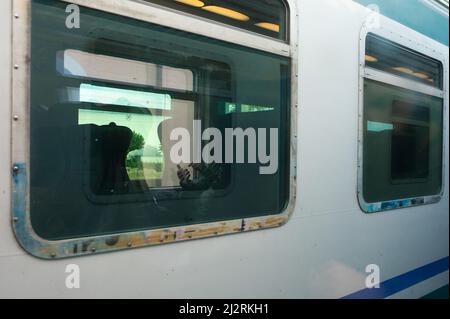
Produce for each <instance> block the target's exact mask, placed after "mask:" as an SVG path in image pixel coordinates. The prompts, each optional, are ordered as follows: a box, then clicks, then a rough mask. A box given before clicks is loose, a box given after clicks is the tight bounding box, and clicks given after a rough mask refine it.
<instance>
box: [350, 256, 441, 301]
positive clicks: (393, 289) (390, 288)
mask: <svg viewBox="0 0 450 319" xmlns="http://www.w3.org/2000/svg"><path fill="white" fill-rule="evenodd" d="M448 264H449V257H448V256H447V257H445V258H442V259H439V260H437V261H435V262H432V263H431V264H428V265H425V266H422V267H419V268H417V269H414V270H411V271H409V272H407V273H404V274H401V275H400V276H397V277H394V278H391V279H388V280H386V281H383V282H382V283H380V288H366V289H363V290H360V291H357V292H354V293H352V294H350V295H347V296H345V297H343V299H381V298H386V297H389V296H391V295H393V294H395V293H397V292H399V291H402V290H405V289H407V288H409V287H412V286H414V285H415V284H418V283H420V282H422V281H425V280H427V279H429V278H431V277H433V276H436V275H438V274H440V273H442V272H444V271H447V270H448Z"/></svg>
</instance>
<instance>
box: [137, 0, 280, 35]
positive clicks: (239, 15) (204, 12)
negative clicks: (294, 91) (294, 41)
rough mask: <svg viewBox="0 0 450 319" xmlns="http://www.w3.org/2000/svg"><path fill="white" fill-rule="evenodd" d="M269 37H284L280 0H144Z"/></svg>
mask: <svg viewBox="0 0 450 319" xmlns="http://www.w3.org/2000/svg"><path fill="white" fill-rule="evenodd" d="M144 1H147V2H153V3H156V4H159V5H162V6H165V7H169V8H172V9H176V10H180V11H183V12H187V13H190V14H193V15H196V16H199V17H203V18H207V19H211V20H215V21H218V22H221V23H224V24H227V25H231V26H234V27H238V28H241V29H245V30H248V31H252V32H256V33H259V34H262V35H265V36H269V37H271V38H276V39H279V40H287V34H288V33H287V31H288V30H287V8H286V5H285V3H284V1H282V0H252V1H239V0H227V1H224V0H201V1H200V0H144Z"/></svg>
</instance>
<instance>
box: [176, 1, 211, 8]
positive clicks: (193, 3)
mask: <svg viewBox="0 0 450 319" xmlns="http://www.w3.org/2000/svg"><path fill="white" fill-rule="evenodd" d="M175 1H176V2H180V3H183V4H187V5H188V6H193V7H196V8H201V7H203V6H204V5H205V3H204V2H203V1H200V0H175Z"/></svg>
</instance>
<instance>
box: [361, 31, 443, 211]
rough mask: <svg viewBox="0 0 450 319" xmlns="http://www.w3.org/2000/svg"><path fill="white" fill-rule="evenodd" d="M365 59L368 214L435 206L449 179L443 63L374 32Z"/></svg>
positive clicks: (364, 149) (365, 196)
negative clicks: (445, 155) (445, 177)
mask: <svg viewBox="0 0 450 319" xmlns="http://www.w3.org/2000/svg"><path fill="white" fill-rule="evenodd" d="M364 59H365V70H364V81H363V94H364V97H363V99H362V101H363V114H362V118H363V123H362V125H361V128H362V130H363V133H362V142H363V144H362V154H361V155H362V176H361V178H362V181H361V184H360V186H361V189H360V190H359V191H360V202H362V204H363V205H362V206H363V208H364V209H365V210H366V211H367V212H375V211H380V210H387V209H393V208H400V207H408V206H414V205H419V204H425V203H430V202H435V201H436V200H437V199H438V197H439V195H440V193H441V189H442V181H443V180H442V175H443V174H442V171H443V165H442V163H443V151H442V148H443V114H444V100H443V98H444V96H443V91H442V90H441V89H442V87H443V67H442V63H441V62H440V61H438V60H436V59H434V58H431V57H428V56H426V55H423V54H421V53H418V52H416V51H414V50H412V49H410V48H407V47H405V46H401V45H399V44H397V43H394V42H391V41H389V40H387V39H385V38H382V37H380V36H378V35H374V34H372V33H369V34H368V36H367V38H366V51H365V54H364Z"/></svg>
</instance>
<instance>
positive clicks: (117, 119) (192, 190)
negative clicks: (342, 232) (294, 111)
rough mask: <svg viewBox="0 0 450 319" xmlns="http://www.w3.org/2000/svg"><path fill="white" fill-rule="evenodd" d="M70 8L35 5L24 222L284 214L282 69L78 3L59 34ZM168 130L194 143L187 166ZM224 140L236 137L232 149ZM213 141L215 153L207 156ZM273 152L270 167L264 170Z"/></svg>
mask: <svg viewBox="0 0 450 319" xmlns="http://www.w3.org/2000/svg"><path fill="white" fill-rule="evenodd" d="M65 6H66V5H65V4H64V3H62V2H59V1H33V2H32V28H31V97H30V105H31V106H30V107H31V110H30V112H31V115H30V116H31V123H30V129H31V134H30V138H31V144H30V145H31V150H30V155H31V164H30V165H31V172H30V174H31V189H30V192H31V193H30V214H31V222H32V226H33V228H34V230H35V231H36V233H37V234H38V235H39V236H41V237H43V238H45V239H51V240H55V239H62V238H74V237H80V236H90V235H100V234H108V233H117V232H129V231H135V230H140V229H156V228H163V227H170V226H178V225H188V224H196V223H205V222H212V221H221V220H231V219H240V218H246V217H256V216H265V215H272V214H278V213H281V212H282V211H283V209H284V207H285V204H286V202H287V196H288V176H289V172H288V168H287V167H288V165H286V164H287V162H288V152H289V140H288V133H289V126H288V125H286V123H289V105H290V101H289V96H290V77H289V74H290V61H289V59H287V58H284V57H279V56H276V55H272V54H268V53H264V52H260V51H256V50H253V49H249V48H244V47H240V46H238V45H233V44H228V43H225V42H220V41H217V40H214V39H210V38H206V37H201V36H197V35H194V34H189V33H185V32H181V31H178V30H173V29H170V28H166V27H162V26H158V25H153V24H148V23H144V22H139V21H135V20H132V19H129V18H124V17H119V16H115V15H111V14H107V13H103V12H100V11H96V10H91V9H87V8H83V7H82V8H81V21H82V27H81V28H80V29H67V28H66V27H65V20H66V17H67V13H66V12H65ZM274 14H275V15H277V13H276V11H275V12H274ZM233 107H234V108H235V110H237V111H232V110H233ZM199 123H200V124H199ZM208 128H211V130H209V131H208V133H205V132H206V131H207V129H208ZM176 129H181V132H183V133H187V134H189V136H190V141H191V143H190V144H189V145H190V148H189V153H190V156H189V158H188V161H187V162H186V161H184V162H181V163H177V162H175V161H174V160H173V158H174V157H175V158H176V157H177V155H180V154H179V152H174V153H172V151H173V150H174V147H175V144H176V143H177V141H179V139H180V136H178V135H177V134H175V137H176V138H178V140H177V139H172V138H171V134H172V133H174V132H176ZM230 130H235V131H232V132H234V133H236V135H239V136H240V137H235V138H234V139H233V135H231V140H228V142H230V141H231V142H232V143H231V147H230V145H229V143H228V144H227V140H226V137H227V136H229V135H227V134H228V133H229V132H230ZM239 130H242V131H243V132H244V133H245V134H240V133H239V132H240V131H239ZM202 132H203V134H205V135H203V134H202ZM227 132H228V133H227ZM274 132H275V133H276V134H275V133H274ZM199 134H200V135H199ZM205 136H206V138H204V137H205ZM216 137H217V142H218V143H219V142H220V143H222V144H220V143H219V144H215V145H220V146H223V147H217V148H208V145H209V144H210V142H212V141H215V140H216ZM239 138H241V140H240V141H238V139H239ZM233 141H234V143H233ZM272 142H276V144H277V147H276V148H274V149H272V148H271V146H272ZM255 144H256V145H257V147H256V148H255ZM210 146H211V145H210ZM175 150H177V149H175ZM239 150H242V152H239ZM183 151H184V149H183ZM230 151H231V156H230ZM183 154H185V152H183ZM242 154H244V155H243V158H244V157H245V161H243V160H242V158H240V156H241V155H242ZM270 154H271V155H272V156H275V155H276V159H277V161H278V163H277V165H276V167H275V169H273V170H272V171H270V172H267V171H266V173H261V172H262V171H261V169H262V168H266V169H267V167H268V166H269V165H270V164H274V163H273V162H272V161H268V160H267V158H265V157H264V156H263V155H270ZM198 156H200V157H201V158H200V159H199V158H198ZM230 157H231V160H230ZM195 158H197V159H195ZM255 158H256V160H255ZM262 199H263V200H262Z"/></svg>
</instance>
